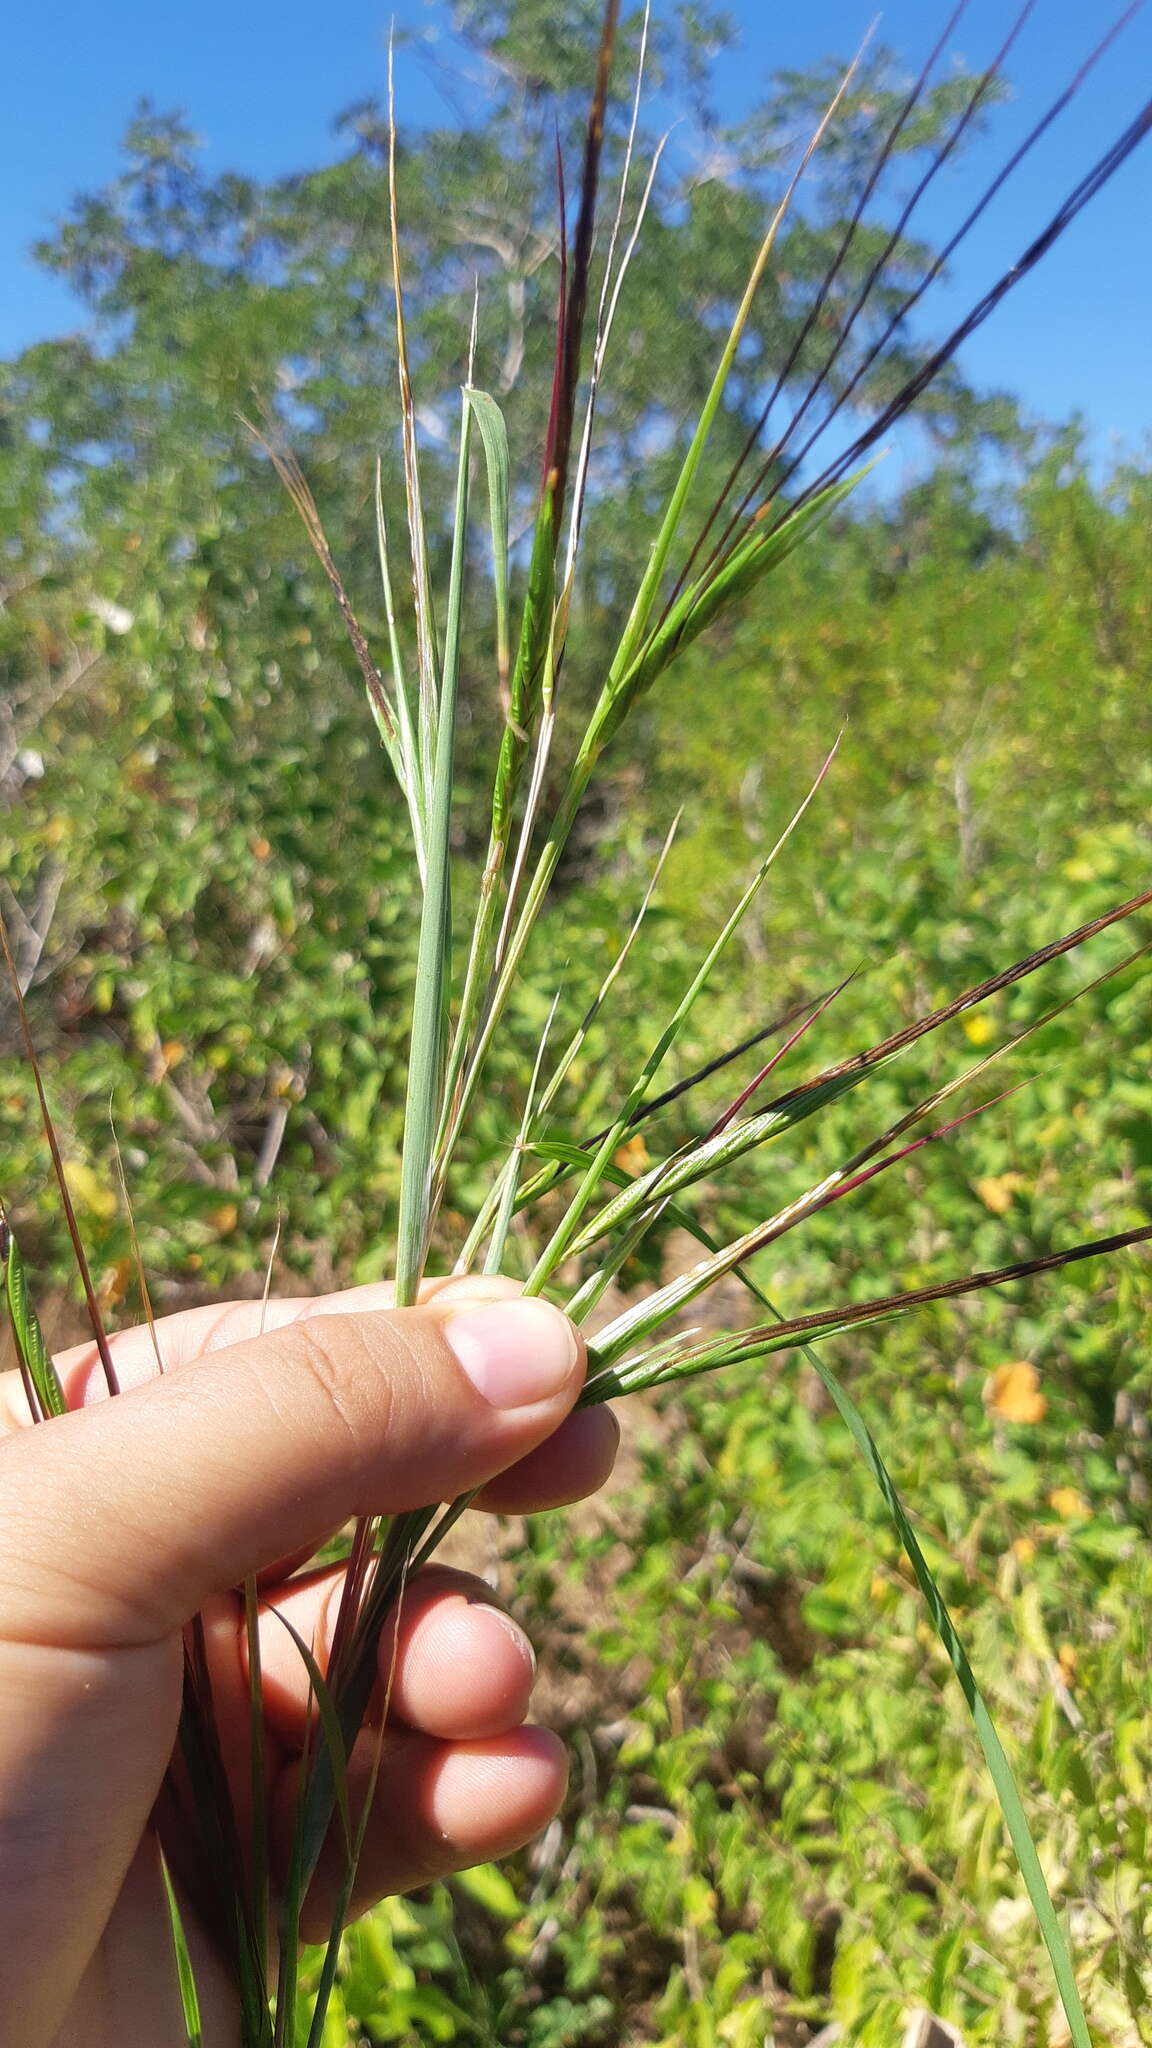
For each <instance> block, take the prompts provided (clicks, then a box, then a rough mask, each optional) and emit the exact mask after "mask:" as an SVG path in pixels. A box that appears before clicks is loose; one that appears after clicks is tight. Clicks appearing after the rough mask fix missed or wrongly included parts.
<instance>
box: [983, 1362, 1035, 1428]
mask: <svg viewBox="0 0 1152 2048" xmlns="http://www.w3.org/2000/svg"><path fill="white" fill-rule="evenodd" d="M984 1401H985V1404H986V1406H987V1407H988V1409H989V1410H990V1412H991V1413H992V1414H993V1415H996V1416H998V1417H999V1419H1000V1421H1001V1422H1043V1420H1044V1417H1045V1416H1046V1415H1047V1413H1048V1402H1047V1399H1046V1397H1045V1396H1044V1395H1043V1394H1042V1393H1041V1392H1040V1375H1039V1373H1038V1372H1037V1370H1036V1367H1035V1366H1034V1365H1029V1363H1028V1360H1027V1359H1026V1358H1018V1359H1015V1360H1013V1362H1012V1363H1011V1364H1010V1365H998V1366H997V1367H996V1370H995V1372H992V1373H989V1375H988V1378H987V1380H986V1381H985V1384H984Z"/></svg>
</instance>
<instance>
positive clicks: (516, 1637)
mask: <svg viewBox="0 0 1152 2048" xmlns="http://www.w3.org/2000/svg"><path fill="white" fill-rule="evenodd" d="M472 1612H473V1613H474V1614H490V1615H491V1616H492V1619H493V1621H498V1622H499V1624H500V1626H501V1628H502V1629H503V1631H504V1633H505V1635H506V1636H511V1638H512V1641H513V1642H514V1643H515V1645H516V1648H517V1649H518V1650H519V1652H520V1655H521V1656H522V1657H523V1659H524V1662H525V1663H526V1664H527V1666H528V1668H529V1670H530V1671H531V1673H532V1676H533V1678H535V1676H536V1652H535V1650H534V1649H533V1647H532V1644H531V1643H530V1642H529V1640H528V1637H527V1636H526V1635H525V1633H524V1631H523V1629H522V1628H521V1626H520V1624H519V1622H518V1621H513V1619H512V1616H511V1615H510V1614H508V1613H507V1612H506V1611H505V1609H504V1608H503V1607H493V1606H491V1605H490V1604H489V1602H488V1601H487V1600H477V1601H475V1602H474V1604H473V1608H472Z"/></svg>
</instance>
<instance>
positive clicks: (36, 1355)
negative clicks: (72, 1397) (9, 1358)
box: [0, 1203, 68, 1422]
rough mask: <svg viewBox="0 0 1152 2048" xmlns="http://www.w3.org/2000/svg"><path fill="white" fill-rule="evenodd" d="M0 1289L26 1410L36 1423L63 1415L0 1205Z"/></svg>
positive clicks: (48, 1356) (20, 1263)
mask: <svg viewBox="0 0 1152 2048" xmlns="http://www.w3.org/2000/svg"><path fill="white" fill-rule="evenodd" d="M0 1286H2V1288H3V1295H4V1302H5V1306H6V1307H7V1310H8V1316H9V1320H10V1322H11V1325H12V1337H13V1341H14V1343H15V1345H16V1355H17V1357H18V1359H19V1361H20V1373H21V1377H22V1378H23V1381H24V1390H25V1393H26V1394H27V1396H28V1406H29V1408H30V1409H31V1411H32V1415H33V1417H34V1419H35V1420H36V1421H37V1422H42V1421H47V1419H48V1418H49V1416H52V1415H66V1414H67V1412H68V1403H67V1402H66V1401H65V1399H64V1389H63V1388H62V1386H61V1385H60V1381H59V1379H58V1377H57V1373H56V1367H55V1365H54V1364H53V1362H52V1354H51V1353H50V1351H49V1349H48V1346H47V1345H46V1344H45V1342H44V1332H43V1330H42V1329H41V1328H40V1318H39V1317H38V1315H37V1314H36V1310H35V1309H34V1307H33V1306H32V1297H31V1295H30V1293H29V1291H28V1274H27V1271H26V1268H25V1265H24V1260H23V1258H22V1257H21V1255H20V1247H19V1245H18V1244H17V1242H16V1239H15V1237H14V1235H13V1232H12V1226H11V1224H10V1223H9V1221H8V1218H7V1216H6V1214H5V1212H4V1207H3V1204H2V1203H0Z"/></svg>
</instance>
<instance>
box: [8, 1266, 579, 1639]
mask: <svg viewBox="0 0 1152 2048" xmlns="http://www.w3.org/2000/svg"><path fill="white" fill-rule="evenodd" d="M583 1376H584V1352H583V1346H582V1344H581V1341H580V1339H579V1337H578V1335H577V1333H576V1331H575V1330H574V1328H573V1326H572V1325H571V1324H570V1323H569V1322H568V1320H567V1318H566V1317H565V1316H564V1315H562V1313H561V1312H560V1310H559V1309H556V1308H553V1307H551V1306H550V1305H549V1304H548V1303H547V1302H544V1301H539V1300H524V1299H515V1300H509V1301H497V1302H490V1303H483V1304H480V1305H477V1304H476V1303H475V1302H473V1303H470V1304H469V1305H468V1306H466V1307H463V1306H462V1307H459V1308H457V1309H456V1310H455V1312H453V1310H452V1308H451V1306H450V1305H445V1306H444V1307H442V1308H440V1309H439V1310H438V1309H437V1308H436V1307H435V1306H434V1305H432V1306H428V1307H424V1308H412V1309H391V1310H377V1311H374V1312H366V1313H361V1314H340V1315H332V1314H329V1315H325V1314H319V1315H315V1316H310V1317H307V1318H305V1319H304V1320H302V1321H300V1322H298V1323H294V1324H292V1325H291V1326H290V1327H288V1328H285V1329H280V1330H277V1331H274V1332H272V1333H270V1334H268V1335H266V1336H262V1337H257V1338H254V1339H252V1340H250V1341H248V1342H246V1343H242V1344H235V1345H232V1346H231V1347H229V1348H228V1349H226V1350H223V1351H219V1352H216V1353H214V1354H212V1355H211V1356H210V1357H208V1358H205V1359H203V1360H201V1361H200V1362H198V1363H197V1364H195V1365H192V1366H188V1367H184V1368H182V1369H179V1370H177V1371H176V1372H174V1373H172V1374H170V1375H167V1376H166V1377H163V1378H161V1379H157V1380H153V1381H151V1382H149V1383H148V1384H147V1385H145V1386H142V1387H139V1388H136V1389H134V1390H133V1391H132V1392H131V1393H127V1394H123V1395H121V1396H119V1397H118V1398H117V1399H116V1400H113V1401H107V1402H103V1403H101V1404H100V1405H98V1406H97V1407H93V1408H88V1409H85V1410H84V1411H83V1412H80V1413H76V1414H72V1415H67V1416H62V1417H60V1418H59V1419H58V1420H55V1421H53V1422H51V1423H47V1424H43V1425H41V1426H39V1427H37V1428H35V1429H31V1430H25V1431H21V1432H20V1433H19V1434H18V1435H17V1436H14V1437H11V1438H9V1439H8V1440H7V1441H6V1442H5V1443H4V1444H3V1445H0V1469H2V1470H3V1477H4V1484H3V1486H2V1487H0V1555H3V1556H4V1557H5V1561H6V1570H5V1587H4V1593H3V1598H2V1601H0V1608H2V1612H0V1634H2V1635H3V1636H4V1637H6V1638H7V1639H8V1640H9V1641H12V1640H16V1641H20V1640H23V1641H25V1642H30V1643H31V1642H34V1643H38V1644H41V1645H44V1646H51V1647H57V1648H61V1649H64V1648H77V1649H84V1650H97V1651H99V1650H107V1649H116V1648H127V1647H130V1646H133V1645H139V1646H143V1645H144V1644H147V1643H154V1642H157V1641H159V1640H160V1639H161V1638H163V1637H165V1636H168V1635H171V1634H172V1633H173V1632H174V1631H175V1630H177V1629H179V1628H180V1627H181V1626H182V1625H183V1624H184V1623H185V1622H187V1621H188V1620H190V1618H191V1616H192V1615H193V1614H194V1613H196V1611H197V1610H198V1609H199V1608H201V1607H203V1606H204V1605H205V1604H206V1602H207V1601H208V1600H209V1599H211V1598H212V1596H213V1595H214V1594H217V1593H220V1592H222V1591H224V1590H225V1589H226V1588H228V1587H230V1586H234V1585H236V1584H238V1583H239V1581H240V1580H241V1579H243V1578H244V1577H245V1576H246V1575H247V1574H248V1573H250V1572H257V1571H259V1570H260V1569H261V1568H262V1567H264V1566H265V1565H268V1564H269V1563H271V1562H272V1561H273V1560H274V1559H275V1558H277V1557H282V1556H285V1555H287V1554H289V1553H292V1552H296V1551H299V1550H301V1549H305V1548H309V1549H310V1548H312V1547H314V1546H315V1545H316V1544H318V1543H319V1542H320V1541H322V1540H323V1538H324V1537H325V1536H327V1535H328V1534H330V1533H331V1531H332V1530H333V1529H335V1528H338V1527H339V1525H340V1524H341V1523H342V1522H344V1521H346V1520H348V1519H349V1518H350V1517H352V1516H358V1515H368V1514H380V1513H388V1514H393V1513H397V1512H400V1511H402V1510H403V1509H406V1508H411V1507H419V1506H425V1505H428V1504H430V1503H432V1502H435V1501H439V1500H450V1499H452V1498H453V1497H454V1496H455V1495H457V1494H459V1493H463V1492H465V1491H468V1490H470V1489H471V1488H473V1487H476V1486H480V1485H483V1484H484V1483H485V1482H486V1481H487V1480H489V1479H491V1478H492V1477H493V1476H494V1475H495V1474H496V1473H497V1472H499V1471H501V1470H503V1469H504V1467H506V1466H508V1465H510V1464H512V1463H513V1462H514V1461H515V1460H517V1459H519V1458H521V1457H523V1456H524V1454H525V1453H526V1452H528V1451H530V1450H532V1449H534V1448H535V1446H536V1445H537V1444H538V1443H540V1442H542V1441H543V1439H544V1438H545V1437H547V1436H549V1435H551V1433H552V1431H553V1430H554V1429H555V1428H556V1427H557V1425H558V1424H559V1423H560V1422H561V1421H562V1420H563V1419H564V1416H565V1415H566V1414H567V1412H568V1410H569V1409H570V1408H571V1406H572V1404H573V1402H574V1401H575V1399H576V1395H577V1393H578V1392H579V1389H580V1385H581V1382H582V1380H583Z"/></svg>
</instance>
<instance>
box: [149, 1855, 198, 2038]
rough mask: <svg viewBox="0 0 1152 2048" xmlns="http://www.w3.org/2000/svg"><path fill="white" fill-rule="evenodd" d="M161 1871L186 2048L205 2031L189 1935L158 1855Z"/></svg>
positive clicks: (168, 1878)
mask: <svg viewBox="0 0 1152 2048" xmlns="http://www.w3.org/2000/svg"><path fill="white" fill-rule="evenodd" d="M160 1874H161V1876H162V1878H163V1880H164V1898H165V1901H166V1903H167V1907H168V1924H169V1926H170V1927H171V1929H172V1948H173V1952H174V1954H175V1957H176V1976H177V1980H178V1982H179V1985H180V2010H181V2012H182V2013H183V2015H184V2033H185V2036H186V2038H187V2044H188V2048H202V2044H203V2040H204V2033H203V2026H202V2022H201V2019H200V2000H199V1998H198V1996H197V1993H196V1976H195V1972H194V1971H193V1968H192V1957H191V1955H190V1954H189V1952H188V1937H187V1935H186V1934H185V1932H184V1921H183V1918H182V1916H181V1913H180V1904H179V1901H178V1899H177V1897H176V1891H175V1887H174V1886H173V1883H172V1873H171V1871H170V1870H169V1868H168V1864H167V1862H166V1860H165V1858H164V1856H163V1855H161V1857H160Z"/></svg>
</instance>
